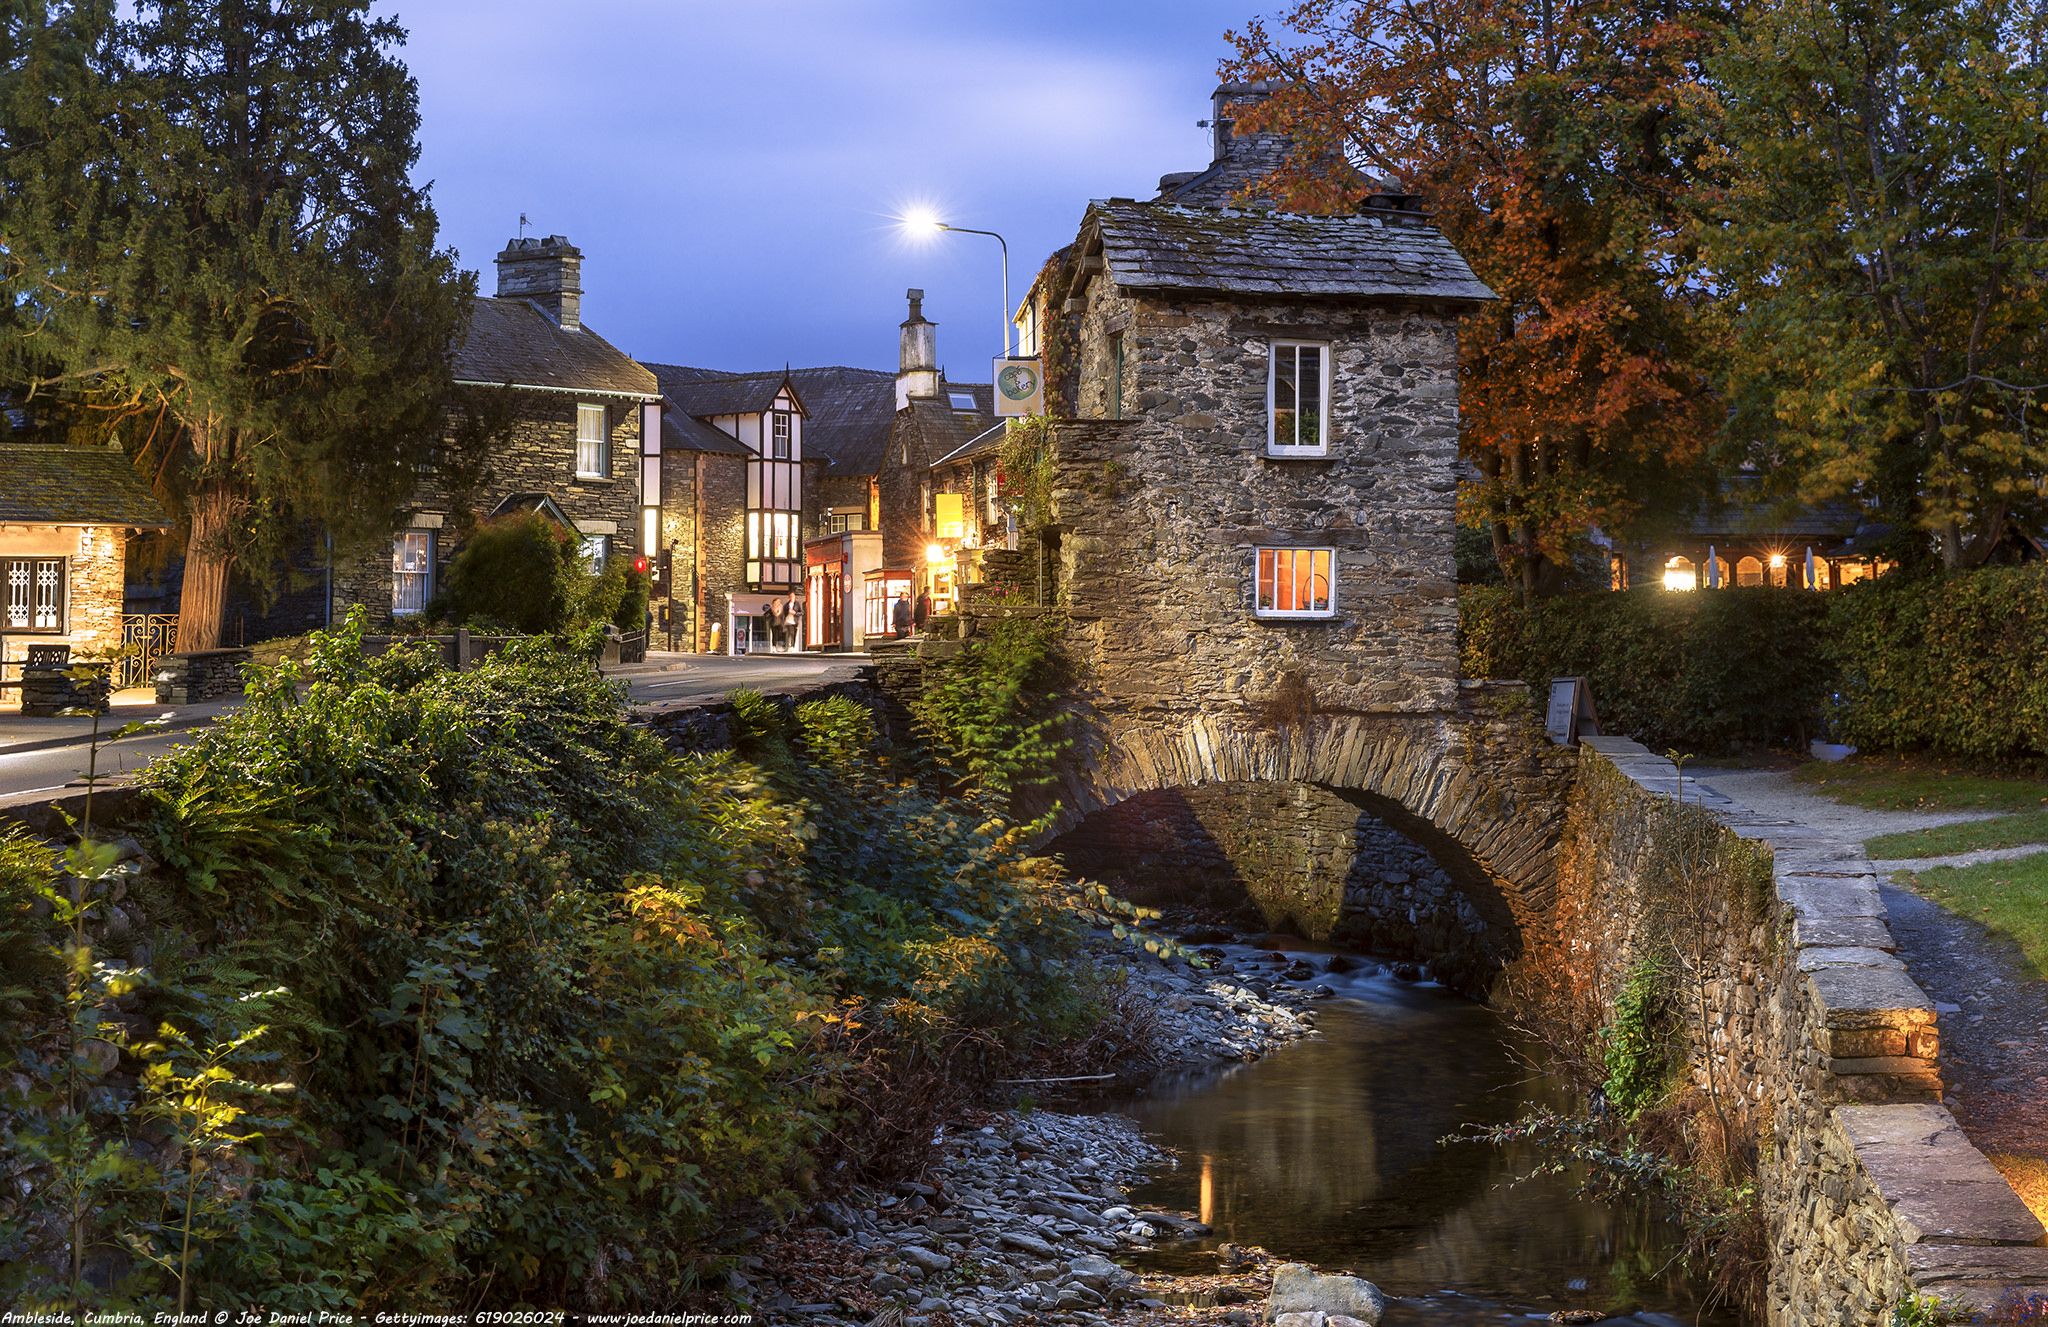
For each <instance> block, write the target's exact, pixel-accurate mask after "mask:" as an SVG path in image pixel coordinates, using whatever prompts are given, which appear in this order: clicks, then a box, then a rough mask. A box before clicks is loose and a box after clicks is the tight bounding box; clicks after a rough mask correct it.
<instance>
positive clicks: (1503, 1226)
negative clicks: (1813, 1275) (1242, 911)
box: [1116, 942, 1736, 1327]
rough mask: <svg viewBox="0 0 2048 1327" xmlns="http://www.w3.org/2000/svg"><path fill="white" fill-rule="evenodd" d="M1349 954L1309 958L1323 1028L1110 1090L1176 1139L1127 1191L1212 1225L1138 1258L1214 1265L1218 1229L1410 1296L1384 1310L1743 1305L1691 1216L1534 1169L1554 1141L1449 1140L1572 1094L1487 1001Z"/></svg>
mask: <svg viewBox="0 0 2048 1327" xmlns="http://www.w3.org/2000/svg"><path fill="white" fill-rule="evenodd" d="M1289 944H1290V949H1289V951H1288V952H1291V953H1300V954H1302V955H1303V956H1305V957H1308V958H1310V960H1311V961H1312V962H1314V963H1316V965H1317V966H1318V967H1321V966H1322V965H1323V964H1324V963H1326V962H1327V961H1328V958H1329V956H1328V955H1327V954H1310V953H1307V952H1306V951H1305V950H1303V949H1301V948H1300V947H1299V942H1289ZM1231 952H1232V956H1233V957H1234V958H1235V957H1241V956H1243V955H1245V954H1247V953H1249V952H1252V951H1250V950H1247V949H1244V948H1234V949H1233V950H1232V951H1231ZM1355 961H1356V962H1357V963H1358V970H1357V971H1354V972H1351V973H1347V974H1336V973H1330V974H1324V975H1320V976H1318V977H1317V978H1316V980H1317V981H1319V982H1322V983H1325V984H1327V985H1329V986H1330V987H1332V988H1333V989H1334V990H1335V991H1336V993H1337V994H1336V998H1333V999H1329V1000H1325V1001H1323V1002H1322V1003H1321V1004H1319V1005H1318V1006H1317V1009H1318V1011H1319V1012H1318V1020H1319V1021H1318V1028H1319V1029H1320V1032H1321V1035H1320V1036H1319V1037H1318V1038H1316V1039H1314V1040H1310V1041H1304V1042H1296V1043H1294V1044H1292V1045H1289V1046H1285V1047H1282V1048H1281V1049H1280V1050H1277V1051H1275V1052H1273V1053H1272V1054H1271V1055H1268V1056H1267V1057H1266V1058H1265V1059H1263V1060H1260V1061H1258V1062H1256V1063H1253V1064H1246V1065H1233V1066H1225V1067H1223V1068H1220V1069H1216V1070H1213V1071H1206V1072H1203V1073H1199V1074H1192V1075H1182V1076H1176V1077H1171V1078H1168V1079H1164V1080H1161V1081H1159V1082H1156V1083H1154V1084H1153V1085H1151V1086H1150V1088H1149V1089H1148V1090H1147V1091H1146V1092H1145V1093H1144V1094H1142V1095H1140V1096H1139V1097H1137V1098H1136V1099H1134V1100H1128V1101H1123V1102H1119V1103H1117V1105H1116V1109H1118V1110H1120V1111H1122V1112H1123V1113H1125V1114H1128V1115H1131V1116H1133V1117H1134V1118H1135V1119H1137V1121H1138V1122H1139V1123H1140V1124H1141V1125H1142V1126H1143V1127H1144V1128H1145V1130H1146V1132H1147V1133H1148V1134H1150V1135H1151V1136H1152V1137H1153V1138H1154V1139H1155V1140H1156V1141H1158V1142H1160V1143H1162V1144H1164V1145H1165V1146H1167V1147H1169V1148H1171V1149H1173V1150H1174V1151H1175V1152H1176V1153H1177V1154H1178V1156H1179V1165H1178V1166H1177V1167H1176V1168H1175V1169H1173V1170H1170V1171H1167V1172H1165V1173H1163V1174H1162V1175H1160V1176H1159V1177H1158V1178H1157V1179H1155V1180H1154V1181H1152V1182H1151V1183H1150V1184H1148V1185H1147V1186H1145V1187H1144V1188H1142V1189H1140V1190H1138V1191H1136V1192H1135V1193H1134V1194H1133V1196H1132V1204H1133V1206H1156V1207H1163V1208H1168V1209H1176V1210H1186V1211H1192V1212H1196V1213H1199V1214H1200V1216H1201V1218H1202V1220H1203V1221H1205V1222H1207V1223H1208V1224H1209V1225H1210V1226H1213V1227H1214V1228H1215V1234H1214V1236H1213V1237H1211V1238H1208V1239H1205V1240H1201V1241H1198V1242H1192V1243H1186V1244H1180V1245H1175V1246H1171V1247H1163V1248H1160V1249H1156V1250H1154V1251H1152V1252H1149V1253H1147V1254H1145V1255H1142V1257H1141V1258H1139V1259H1137V1260H1134V1262H1133V1265H1135V1266H1139V1267H1143V1268H1149V1269H1153V1270H1158V1271H1168V1272H1178V1273H1184V1274H1213V1273H1215V1272H1216V1271H1217V1259H1216V1255H1215V1252H1214V1250H1215V1248H1216V1246H1217V1245H1219V1244H1222V1243H1225V1242H1232V1243H1238V1244H1252V1245H1258V1246H1260V1247H1262V1248H1264V1249H1266V1250H1268V1251H1269V1252H1271V1253H1273V1254H1276V1255H1278V1256H1280V1257H1281V1258H1284V1259H1288V1260H1298V1261H1302V1262H1308V1263H1312V1264H1314V1265H1316V1266H1317V1267H1319V1268H1321V1269H1322V1270H1325V1271H1338V1270H1344V1271H1349V1272H1352V1273H1354V1274H1356V1275H1359V1276H1363V1277H1365V1278H1366V1279H1368V1280H1370V1281H1372V1282H1374V1283H1375V1284H1377V1285H1378V1286H1379V1287H1380V1288H1381V1289H1382V1290H1384V1291H1386V1293H1387V1294H1388V1295H1389V1296H1394V1297H1398V1302H1396V1303H1395V1304H1393V1305H1392V1306H1390V1308H1389V1310H1388V1313H1387V1317H1386V1324H1387V1327H1403V1324H1451V1323H1457V1324H1477V1323H1495V1322H1502V1323H1506V1322H1529V1321H1530V1320H1531V1319H1532V1318H1533V1319H1536V1320H1541V1319H1543V1318H1544V1317H1546V1316H1547V1315H1548V1314H1550V1313H1551V1312H1553V1311H1555V1310H1558V1309H1568V1308H1571V1309H1588V1308H1590V1309H1601V1310H1607V1311H1611V1312H1618V1313H1621V1314H1622V1315H1623V1316H1620V1317H1617V1318H1613V1319H1610V1321H1612V1322H1615V1323H1619V1324H1629V1323H1634V1324H1657V1325H1659V1327H1677V1325H1678V1324H1712V1325H1713V1327H1732V1324H1734V1323H1735V1322H1736V1319H1735V1317H1734V1316H1733V1315H1732V1314H1728V1313H1725V1312H1704V1311H1703V1308H1702V1306H1703V1305H1704V1304H1705V1303H1706V1302H1707V1301H1708V1299H1709V1295H1708V1293H1707V1290H1706V1287H1705V1285H1704V1284H1703V1281H1702V1280H1701V1278H1699V1277H1697V1276H1689V1275H1688V1274H1687V1273H1686V1271H1685V1270H1684V1269H1683V1268H1682V1267H1681V1266H1680V1265H1679V1261H1678V1258H1677V1254H1678V1247H1679V1231H1678V1229H1677V1228H1676V1227H1675V1226H1674V1225H1673V1224H1672V1223H1670V1222H1669V1221H1667V1220H1665V1219H1663V1218H1662V1217H1661V1216H1660V1215H1659V1214H1658V1213H1657V1212H1655V1211H1654V1210H1652V1209H1651V1207H1650V1205H1649V1204H1647V1203H1644V1204H1639V1205H1633V1206H1630V1207H1624V1208H1614V1207H1609V1206H1605V1205H1602V1204H1598V1203H1594V1202H1590V1201H1587V1200H1585V1199H1582V1198H1579V1197H1576V1196H1575V1190H1576V1188H1577V1182H1576V1180H1575V1179H1574V1178H1573V1177H1571V1176H1566V1175H1559V1176H1549V1177H1539V1178H1536V1179H1529V1180H1526V1181H1523V1180H1522V1177H1524V1176H1526V1175H1528V1174H1529V1173H1530V1172H1531V1171H1532V1170H1533V1169H1534V1167H1535V1166H1536V1164H1537V1163H1538V1162H1539V1161H1540V1160H1541V1159H1542V1157H1541V1155H1540V1154H1539V1153H1538V1152H1537V1151H1536V1149H1535V1148H1534V1146H1533V1145H1529V1144H1520V1145H1515V1146H1511V1147H1507V1148H1501V1147H1496V1146H1492V1145H1490V1144H1483V1143H1463V1144H1452V1145H1448V1146H1446V1145H1444V1144H1442V1143H1441V1142H1440V1140H1441V1139H1443V1138H1444V1137H1445V1136H1446V1135H1450V1134H1454V1133H1457V1132H1458V1131H1459V1130H1460V1129H1461V1128H1462V1127H1463V1126H1465V1125H1468V1124H1480V1125H1484V1124H1493V1123H1502V1122H1506V1121H1510V1120H1513V1119H1515V1118H1517V1117H1518V1116H1520V1115H1521V1114H1522V1113H1523V1112H1524V1111H1525V1110H1527V1109H1528V1108H1529V1107H1532V1106H1536V1105H1550V1106H1553V1107H1557V1108H1559V1109H1568V1108H1569V1106H1570V1104H1571V1103H1570V1101H1569V1098H1568V1095H1567V1094H1566V1093H1565V1092H1564V1090H1563V1089H1562V1087H1561V1086H1560V1085H1559V1084H1557V1083H1555V1082H1553V1081H1549V1080H1546V1079H1544V1078H1541V1077H1540V1076H1534V1075H1532V1073H1531V1072H1530V1070H1529V1069H1528V1068H1527V1066H1526V1064H1525V1063H1524V1062H1523V1061H1522V1060H1520V1059H1518V1058H1517V1056H1516V1055H1515V1054H1514V1051H1513V1043H1512V1041H1511V1033H1510V1030H1509V1029H1508V1028H1507V1027H1506V1025H1505V1024H1504V1023H1503V1022H1502V1021H1501V1019H1500V1018H1499V1017H1498V1016H1497V1015H1495V1014H1494V1013H1493V1012H1492V1011H1491V1010H1489V1009H1487V1008H1485V1007H1484V1006H1482V1005H1479V1004H1477V1003H1474V1002H1473V1001H1470V1000H1467V999H1464V998H1462V997H1460V996H1457V995H1455V994H1452V993H1451V992H1449V991H1447V990H1444V989H1443V988H1441V987H1438V986H1435V985H1433V984H1430V983H1419V984H1418V983H1407V982H1401V981H1397V980H1395V979H1394V978H1392V977H1390V976H1387V975H1384V974H1383V973H1382V972H1380V970H1379V968H1378V965H1377V964H1376V963H1374V962H1373V961H1372V960H1370V959H1358V960H1355Z"/></svg>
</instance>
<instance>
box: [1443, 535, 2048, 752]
mask: <svg viewBox="0 0 2048 1327" xmlns="http://www.w3.org/2000/svg"><path fill="white" fill-rule="evenodd" d="M1459 618H1460V626H1461V635H1460V653H1461V662H1462V665H1463V668H1464V671H1465V674H1466V675H1467V676H1469V677H1480V678H1518V679H1522V680H1526V681H1527V682H1529V683H1530V684H1531V685H1532V686H1533V687H1536V688H1538V689H1539V694H1540V692H1541V689H1542V688H1544V687H1546V686H1547V684H1548V682H1549V679H1551V678H1553V677H1562V676H1570V675H1579V676H1584V677H1586V678H1588V679H1589V680H1590V682H1591V684H1592V689H1593V697H1594V701H1595V703H1596V705H1597V706H1598V709H1599V713H1600V720H1601V724H1602V726H1603V728H1605V729H1606V731H1608V732H1613V733H1626V734H1628V735H1630V736H1633V737H1636V738H1638V739H1639V740H1641V741H1644V742H1646V743H1649V744H1650V745H1652V746H1657V747H1666V748H1675V749H1678V750H1682V751H1686V752H1689V753H1693V754H1700V755H1706V754H1716V753H1723V752H1729V751H1735V750H1740V749H1742V748H1744V747H1753V746H1761V745H1781V746H1782V745H1803V743H1804V742H1805V740H1806V739H1807V738H1808V737H1813V736H1821V735H1824V734H1826V735H1832V736H1834V737H1836V738H1838V739H1839V740H1842V741H1845V742H1849V743H1852V744H1854V745H1855V746H1857V747H1858V748H1860V749H1862V750H1865V751H1912V750H1924V751H1930V752H1934V753H1937V754H1942V755H1955V756H1970V757H1976V758H1983V759H2035V758H2039V757H2041V756H2044V755H2048V653H2044V650H2043V645H2044V643H2048V568H2043V567H2035V566H2030V567H2000V568H1990V569H1986V570H1982V571H1977V572H1973V573H1969V574H1966V575H1960V576H1945V577H1944V576H1922V577H1909V576H1904V575H1893V576H1886V577H1883V578H1881V579H1879V580H1876V581H1870V582H1866V583H1864V584H1862V585H1858V586H1854V587H1851V588H1850V589H1847V590H1842V591H1838V592H1834V593H1830V594H1824V595H1817V594H1809V593H1806V592H1804V591H1799V590H1787V589H1775V588H1751V589H1726V590H1719V591H1714V592H1710V593H1697V594H1671V593H1667V592H1665V591H1662V590H1659V589H1655V588H1645V589H1638V590H1630V591H1627V592H1625V593H1621V594H1613V593H1592V594H1579V595H1565V596H1560V597H1558V598H1554V599H1546V600H1541V601H1539V602H1538V603H1537V604H1536V605H1535V606H1534V607H1533V608H1530V609H1524V608H1523V607H1522V605H1521V603H1520V601H1519V599H1518V598H1517V597H1516V596H1515V594H1514V593H1513V592H1512V591H1509V590H1506V589H1503V588H1498V587H1491V586H1468V587H1465V588H1464V589H1463V590H1461V591H1460V595H1459Z"/></svg>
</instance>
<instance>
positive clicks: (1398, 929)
mask: <svg viewBox="0 0 2048 1327" xmlns="http://www.w3.org/2000/svg"><path fill="white" fill-rule="evenodd" d="M1099 718H1100V721H1099V722H1098V723H1097V725H1096V726H1095V728H1094V730H1093V732H1092V734H1091V737H1090V738H1089V739H1088V741H1087V743H1086V749H1084V750H1083V752H1081V753H1080V755H1079V758H1078V759H1076V760H1074V761H1073V762H1072V763H1071V766H1070V768H1069V771H1068V773H1067V774H1066V776H1065V778H1064V780H1063V782H1062V784H1061V786H1060V788H1059V789H1058V791H1057V793H1056V796H1057V798H1058V803H1059V805H1058V809H1057V812H1056V814H1055V818H1054V822H1053V824H1052V826H1051V828H1050V830H1049V831H1048V833H1047V840H1048V842H1049V843H1050V844H1051V845H1052V847H1053V849H1054V850H1055V851H1059V852H1061V853H1062V855H1064V856H1066V857H1067V858H1068V860H1069V861H1070V863H1071V864H1072V865H1074V866H1076V868H1077V869H1081V870H1084V871H1086V872H1087V873H1089V874H1096V875H1128V874H1129V873H1130V872H1131V870H1132V868H1133V867H1134V866H1135V865H1136V864H1137V862H1136V859H1137V858H1140V857H1143V856H1145V855H1146V854H1147V853H1153V854H1159V853H1162V852H1163V854H1164V856H1163V858H1162V859H1161V860H1160V861H1159V862H1158V863H1157V864H1158V865H1159V866H1160V867H1161V868H1162V870H1161V872H1160V874H1161V875H1162V876H1163V877H1164V878H1165V879H1166V880H1167V881H1168V882H1169V883H1168V884H1167V886H1166V887H1165V888H1164V889H1163V890H1162V889H1160V888H1154V889H1151V890H1149V891H1147V892H1148V893H1149V895H1150V898H1151V901H1171V900H1172V899H1173V898H1175V897H1176V895H1177V891H1176V888H1175V887H1174V886H1173V884H1172V883H1170V882H1172V881H1175V880H1178V881H1180V882H1182V884H1183V885H1185V884H1186V883H1187V880H1188V872H1189V870H1190V868H1191V867H1192V868H1195V869H1197V870H1199V869H1202V868H1203V867H1206V868H1208V872H1209V873H1210V874H1213V873H1214V872H1215V871H1216V870H1217V869H1222V870H1224V871H1225V872H1226V873H1230V874H1233V875H1235V876H1236V877H1237V883H1238V884H1240V885H1242V886H1244V887H1245V888H1246V890H1247V892H1249V893H1250V894H1251V895H1252V896H1253V898H1254V899H1255V900H1256V901H1257V902H1258V904H1259V906H1260V908H1261V909H1262V910H1263V911H1264V912H1265V913H1266V915H1267V919H1268V920H1269V921H1279V920H1281V914H1292V916H1291V917H1289V918H1288V919H1287V921H1288V924H1291V925H1293V926H1294V927H1295V928H1296V929H1301V930H1304V931H1305V932H1309V933H1312V934H1313V933H1315V932H1318V931H1320V932H1322V934H1316V935H1315V938H1319V939H1320V938H1326V937H1327V936H1329V935H1332V934H1334V936H1335V937H1336V938H1339V939H1346V938H1348V939H1353V940H1358V941H1362V942H1367V943H1369V944H1370V945H1371V947H1372V948H1373V949H1375V950H1377V951H1382V952H1388V951H1390V952H1392V953H1394V954H1395V955H1397V956H1412V957H1415V958H1418V959H1422V960H1425V961H1427V962H1429V963H1430V964H1431V965H1432V967H1433V968H1434V969H1435V971H1436V973H1437V975H1438V976H1440V977H1442V978H1444V979H1445V980H1446V981H1448V982H1450V983H1451V984H1454V985H1460V986H1464V987H1467V988H1470V989H1483V988H1484V986H1485V985H1486V984H1487V983H1488V982H1489V981H1490V980H1491V978H1492V976H1493V975H1494V974H1495V973H1496V972H1498V970H1499V969H1500V967H1501V966H1503V965H1504V964H1506V963H1508V962H1510V961H1512V960H1513V959H1515V958H1517V957H1519V956H1520V955H1521V954H1522V953H1523V952H1525V951H1526V950H1527V949H1529V948H1530V947H1532V946H1534V945H1538V944H1541V943H1543V942H1544V941H1545V940H1547V939H1548V938H1549V935H1550V931H1551V918H1552V913H1553V909H1554V906H1555V903H1556V898H1557V869H1558V866H1557V855H1558V845H1559V840H1560V838H1561V836H1562V833H1563V828H1564V819H1565V807H1566V800H1567V797H1568V795H1569V791H1570V787H1571V781H1572V778H1573V775H1574V772H1575V770H1576V768H1577V760H1576V753H1575V752H1573V751H1571V750H1569V749H1566V748H1561V747H1558V746H1555V745H1553V744H1552V743H1551V742H1550V741H1549V740H1548V739H1547V738H1546V737H1545V735H1544V734H1543V732H1542V731H1541V729H1540V727H1539V726H1538V725H1537V723H1536V721H1535V716H1534V712H1533V710H1532V707H1531V704H1530V700H1529V696H1528V691H1527V688H1526V687H1523V686H1522V685H1520V684H1512V683H1511V684H1499V683H1480V682H1465V683H1462V684H1460V686H1459V689H1458V695H1457V702H1456V704H1455V706H1454V707H1451V708H1446V709H1442V710H1437V711H1434V712H1423V713H1365V714H1311V715H1307V716H1304V717H1300V718H1297V719H1295V720H1293V721H1290V722H1281V723H1275V722H1269V721H1264V720H1262V719H1260V718H1259V717H1258V716H1257V715H1256V714H1254V713H1252V712H1250V711H1244V712H1234V711H1228V710H1221V709H1216V710H1209V711H1200V712H1180V713H1175V712H1173V711H1164V712H1161V711H1153V712H1149V713H1145V712H1141V713H1135V714H1133V713H1129V712H1120V713H1117V712H1113V713H1111V714H1110V715H1107V716H1099ZM1132 821H1136V822H1150V823H1149V825H1147V824H1145V823H1135V824H1134V823H1130V822H1132ZM1375 835H1377V836H1379V837H1381V838H1385V837H1389V836H1392V837H1395V838H1397V839H1400V840H1406V841H1407V842H1408V843H1409V844H1412V845H1414V846H1415V847H1418V848H1420V849H1421V850H1422V852H1423V853H1425V854H1426V858H1427V860H1428V861H1430V862H1433V864H1434V866H1435V867H1438V868H1440V869H1441V877H1440V878H1439V877H1435V876H1433V875H1432V873H1431V872H1430V871H1429V870H1428V869H1427V868H1426V867H1424V868H1423V869H1420V870H1418V869H1417V868H1416V866H1415V864H1414V863H1413V861H1412V860H1402V859H1400V858H1399V857H1398V856H1397V857H1396V858H1395V859H1394V860H1393V862H1392V865H1391V866H1389V864H1388V862H1387V860H1386V859H1385V858H1384V856H1382V857H1381V858H1379V859H1375V860H1367V857H1366V856H1364V855H1361V852H1360V849H1361V848H1362V847H1365V846H1368V840H1371V839H1372V838H1373V837H1374V836H1375ZM1197 840H1199V841H1200V842H1196V841H1197ZM1381 851H1382V853H1384V851H1385V849H1384V848H1383V849H1382V850H1381ZM1205 854H1206V856H1205ZM1397 868H1398V869H1397ZM1155 884H1156V882H1155Z"/></svg>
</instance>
